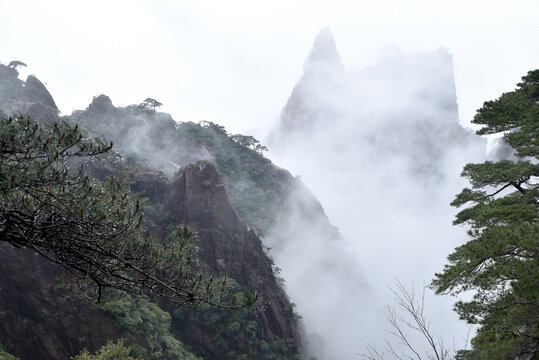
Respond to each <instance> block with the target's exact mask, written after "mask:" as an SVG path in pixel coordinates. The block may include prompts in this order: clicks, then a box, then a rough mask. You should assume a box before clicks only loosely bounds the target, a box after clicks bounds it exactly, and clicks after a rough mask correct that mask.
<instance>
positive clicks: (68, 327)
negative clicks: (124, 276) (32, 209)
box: [0, 244, 137, 360]
mask: <svg viewBox="0 0 539 360" xmlns="http://www.w3.org/2000/svg"><path fill="white" fill-rule="evenodd" d="M0 252H1V254H2V255H1V258H0V342H1V343H2V344H4V345H5V346H6V347H7V349H8V350H9V351H10V353H12V354H14V355H16V356H17V357H19V358H21V359H44V360H59V359H68V358H69V357H70V356H73V355H76V354H77V353H78V352H80V350H81V349H82V347H87V348H88V349H89V350H91V351H95V350H97V349H98V348H99V347H101V346H102V345H104V344H106V342H107V340H110V339H118V338H120V337H121V336H122V334H121V332H120V331H119V330H118V329H117V328H116V325H115V322H114V320H113V319H112V318H111V317H110V316H109V315H107V314H106V313H104V312H103V311H101V310H99V309H98V308H97V307H94V306H92V305H91V304H84V303H82V302H80V301H74V300H72V299H70V298H69V297H68V296H67V291H66V288H67V287H68V284H69V280H68V278H69V275H68V274H67V273H66V272H65V271H64V270H63V269H62V268H60V267H59V266H56V265H53V264H51V263H49V262H48V261H47V260H45V259H44V258H42V257H40V256H37V255H35V254H33V253H32V252H31V251H28V250H21V249H15V248H12V247H11V246H10V245H8V244H0ZM134 340H135V341H136V340H137V339H134Z"/></svg>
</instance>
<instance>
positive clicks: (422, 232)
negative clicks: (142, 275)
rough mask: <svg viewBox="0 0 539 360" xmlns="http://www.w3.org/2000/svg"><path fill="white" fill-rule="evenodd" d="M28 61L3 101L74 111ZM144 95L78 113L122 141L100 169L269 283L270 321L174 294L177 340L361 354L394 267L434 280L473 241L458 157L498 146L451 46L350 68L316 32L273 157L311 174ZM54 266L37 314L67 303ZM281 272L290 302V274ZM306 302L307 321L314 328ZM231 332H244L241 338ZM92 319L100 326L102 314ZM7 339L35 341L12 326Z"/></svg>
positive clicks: (252, 352) (160, 230)
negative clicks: (463, 96)
mask: <svg viewBox="0 0 539 360" xmlns="http://www.w3.org/2000/svg"><path fill="white" fill-rule="evenodd" d="M15 73H16V71H15V72H14V69H10V68H8V67H6V66H3V65H0V90H1V91H0V109H2V111H4V112H6V113H12V112H25V113H26V112H27V113H29V114H31V115H32V116H34V117H35V118H36V119H39V118H44V119H45V121H48V122H50V121H54V120H58V119H60V117H59V116H58V112H59V111H58V108H57V107H56V104H55V103H54V100H52V96H50V94H49V93H48V91H47V90H46V88H45V87H44V85H43V84H42V83H40V82H39V80H37V78H35V77H33V78H30V77H29V78H28V80H27V82H26V83H24V82H22V81H20V80H18V79H17V80H15V78H14V77H13V76H14V75H15V76H16V74H15ZM36 80H37V82H36ZM38 82H39V83H38ZM39 84H41V86H40V85H39ZM24 89H27V90H24ZM30 90H31V91H30ZM29 91H30V92H29ZM140 105H141V104H133V105H129V106H125V107H116V106H114V105H113V102H112V100H111V99H110V98H109V97H108V96H106V95H97V96H95V97H94V98H93V99H92V100H91V102H90V104H89V105H88V107H87V108H86V109H84V110H76V111H74V112H73V113H72V115H71V116H69V117H63V119H65V120H67V121H74V122H77V123H79V124H80V125H81V126H82V127H83V128H85V129H87V130H88V131H89V132H90V134H92V135H95V136H100V137H106V138H112V139H113V140H114V143H115V151H117V152H118V153H119V154H120V155H121V156H122V158H123V160H124V163H123V164H124V166H125V168H122V169H114V168H102V169H97V171H96V176H101V177H102V176H106V175H107V174H111V173H114V174H117V175H118V176H123V177H125V179H126V180H129V181H130V182H132V189H133V190H135V191H139V192H141V193H142V194H143V195H144V196H146V197H147V198H148V199H149V200H150V201H151V202H152V204H153V206H154V208H155V209H156V216H157V217H156V224H155V226H154V228H153V230H152V231H154V232H155V233H156V234H161V235H163V234H164V233H165V229H166V227H167V226H171V225H173V224H174V223H176V222H178V221H179V222H181V221H194V223H195V226H196V227H197V228H198V229H199V230H200V233H201V239H200V255H201V265H200V266H201V267H202V268H204V269H207V270H208V271H210V272H214V273H220V272H223V271H224V272H227V273H229V274H231V276H233V277H234V279H235V280H237V282H238V283H239V285H240V286H242V287H247V288H258V287H260V289H261V291H260V292H261V296H262V298H263V299H266V300H265V301H266V302H265V303H264V305H265V307H264V312H263V313H262V314H261V315H259V316H255V317H252V316H251V315H249V314H247V315H245V314H243V315H233V314H215V313H204V312H201V313H185V312H183V311H178V310H176V309H174V308H171V307H169V306H166V305H163V304H162V305H163V308H164V309H165V310H167V311H169V313H170V314H171V316H172V330H173V332H174V336H175V337H176V338H177V339H180V340H181V341H182V342H184V343H186V344H188V345H189V346H191V347H192V349H193V352H194V353H196V354H197V355H199V356H200V355H201V356H204V358H208V359H221V358H222V359H225V358H228V357H229V356H228V355H229V354H232V352H234V353H235V354H242V356H243V355H245V356H247V357H246V358H248V359H264V357H261V356H265V355H267V356H270V357H268V359H269V358H271V356H283V357H282V358H283V359H295V358H297V356H300V355H301V354H302V353H303V355H304V356H305V357H306V358H310V357H311V356H312V357H316V358H319V359H322V360H341V359H350V358H353V357H354V356H356V355H355V354H356V353H357V352H358V351H360V350H361V349H362V344H360V343H361V342H362V341H366V340H368V339H369V337H372V336H378V335H379V334H378V333H377V332H376V329H373V325H375V326H379V325H380V324H381V323H382V322H383V321H384V319H385V314H382V315H381V310H383V309H381V307H383V305H384V303H385V302H387V296H386V295H384V290H385V289H386V285H387V284H389V283H391V281H392V280H393V279H394V276H395V274H399V276H410V275H412V276H415V278H417V279H420V280H421V279H425V277H426V276H432V274H433V273H434V272H435V271H436V270H437V266H439V265H440V264H441V263H442V262H443V259H445V256H446V254H447V253H448V252H449V250H448V249H452V248H453V247H454V246H455V244H456V243H457V242H458V237H459V236H460V235H461V233H460V232H458V231H453V230H447V228H449V229H451V228H450V219H451V217H452V210H448V209H447V207H448V206H447V204H448V202H449V199H450V198H451V197H452V196H453V194H454V193H455V191H456V190H455V189H458V188H459V187H461V185H462V181H461V180H459V178H458V173H459V172H460V168H459V167H460V166H461V165H462V164H464V163H466V162H470V161H474V160H475V159H482V158H483V157H484V153H485V142H484V141H483V140H482V139H481V138H480V137H478V136H476V135H474V134H473V133H471V132H470V131H468V130H465V129H464V128H462V126H461V125H460V124H459V122H458V105H457V101H456V91H455V83H454V75H453V65H452V59H451V55H450V54H449V53H448V51H447V50H444V49H438V50H436V51H433V52H428V53H417V54H412V55H403V54H401V53H400V50H398V49H397V48H395V47H393V48H389V49H387V50H386V51H385V52H384V53H382V54H381V56H380V57H379V60H378V63H377V64H376V65H372V66H370V67H367V68H365V69H363V70H360V71H348V70H346V69H345V68H344V66H343V65H342V62H341V58H340V55H339V54H338V52H337V46H336V42H335V39H334V37H333V35H332V33H331V31H330V30H329V29H328V28H324V29H322V30H321V32H320V34H319V35H318V36H317V37H316V40H315V42H314V45H313V48H312V50H311V52H310V54H308V57H307V59H306V61H305V63H304V73H303V75H302V77H301V78H300V80H299V81H298V83H297V84H296V86H295V87H294V88H293V90H292V92H291V95H290V97H289V99H288V101H287V103H286V104H285V106H284V108H283V109H282V112H281V121H280V124H279V128H278V130H277V131H275V132H274V133H273V134H271V136H270V137H269V139H268V141H269V146H270V150H271V153H270V154H271V157H272V159H273V161H275V162H276V163H278V164H284V166H285V167H286V168H289V169H291V171H293V172H294V173H296V174H300V175H301V176H302V177H303V179H304V181H305V184H307V186H305V185H304V184H303V181H302V180H300V179H299V177H294V176H292V175H291V173H290V172H289V171H287V170H284V169H283V168H280V167H277V166H276V165H274V163H273V162H272V161H270V160H269V159H268V158H266V157H264V156H263V155H262V151H263V150H262V148H261V147H258V148H257V147H256V146H257V145H260V144H259V143H258V141H256V139H254V138H252V137H249V136H245V135H241V134H229V133H228V132H227V131H226V130H225V128H224V127H222V126H220V125H218V124H215V123H211V122H200V123H193V122H181V123H177V122H176V121H174V119H173V118H172V116H171V115H170V114H167V113H162V112H159V111H156V110H155V109H153V110H152V111H150V110H148V109H144V108H141V106H140ZM315 194H316V196H315ZM317 198H320V199H322V203H323V204H324V208H325V209H326V211H328V214H329V218H328V216H327V215H326V212H325V211H324V208H323V207H322V205H321V203H320V201H319V200H318V199H317ZM330 219H331V222H330ZM332 223H334V224H336V225H338V227H339V228H340V229H341V233H342V235H343V236H342V237H341V234H339V232H338V231H337V229H336V228H335V227H334V226H333V225H332ZM440 229H445V230H446V231H445V233H444V231H442V233H443V236H442V237H443V239H442V240H440V239H437V240H439V241H438V242H436V241H433V239H434V238H435V237H436V236H439V233H440ZM455 239H456V240H455ZM262 244H263V245H262ZM264 247H265V250H264V249H263V248H264ZM268 254H270V255H271V256H273V257H274V258H275V263H273V260H271V259H270V258H269V257H268ZM16 256H17V255H14V257H16ZM21 256H22V255H21ZM410 259H412V260H410ZM417 259H420V260H419V261H418V260H417ZM27 261H28V260H25V262H27ZM33 261H39V260H33ZM409 261H412V262H413V264H410V263H409ZM10 266H11V267H14V265H9V266H8V265H6V268H5V269H4V270H3V271H4V272H5V276H6V279H4V280H3V281H5V282H9V283H10V284H12V285H13V286H12V288H15V285H16V284H17V281H22V280H20V279H17V277H16V274H17V273H19V272H18V271H17V269H16V267H15V269H12V268H11V267H10ZM36 266H37V265H36ZM39 266H41V265H39ZM48 271H49V270H44V271H43V272H42V273H41V275H40V276H39V279H40V281H42V282H43V283H42V284H41V288H36V291H35V294H33V295H32V296H30V298H31V299H32V301H31V302H30V304H29V305H26V308H25V311H26V313H25V314H26V316H27V317H28V318H30V319H32V321H33V322H32V324H34V325H35V326H39V319H38V317H37V316H36V315H35V311H34V314H30V313H31V312H32V311H33V310H32V309H31V307H32V304H35V303H39V304H42V305H40V306H42V307H45V308H47V307H53V306H54V304H53V303H51V300H50V299H49V298H47V297H46V296H44V295H43V294H46V293H47V292H50V289H51V288H53V287H54V281H51V275H50V273H49V272H48ZM50 271H53V270H50ZM55 271H56V270H55ZM280 271H282V272H281V276H283V278H284V279H285V281H286V290H287V293H288V294H289V295H290V297H291V300H290V301H289V299H288V297H287V296H286V294H285V293H284V291H283V289H282V287H283V281H282V279H280V278H279V277H278V276H276V275H278V274H279V272H280ZM27 280H28V279H26V280H24V281H27ZM28 281H29V280H28ZM47 281H48V283H47ZM26 289H27V290H25V291H28V292H31V290H30V288H29V287H26ZM3 295H6V296H4V298H3V300H2V299H1V298H0V302H2V301H4V303H5V304H7V303H8V301H10V299H13V298H16V297H17V296H21V295H22V294H17V293H16V292H12V293H9V294H3ZM55 296H56V298H58V296H59V295H55ZM56 298H55V299H56ZM54 301H57V300H54ZM21 302H22V300H21ZM292 302H293V303H296V304H297V312H298V313H299V314H300V315H301V316H302V317H303V324H304V327H305V328H304V333H303V334H302V335H303V340H301V339H300V336H299V330H298V328H299V326H298V319H297V317H296V315H295V314H294V312H293V311H292V310H293V308H294V306H293V305H292ZM98 313H99V311H98ZM100 314H101V315H96V316H98V317H99V316H103V313H100ZM105 315H106V314H105ZM105 318H107V317H106V316H105ZM19 320H20V319H19V318H17V317H16V316H15V317H13V316H11V317H10V318H9V321H6V322H5V323H4V325H5V329H6V330H5V331H6V333H7V332H9V331H10V330H9V329H16V330H17V331H22V330H21V327H20V324H19V323H18V321H19ZM109 320H110V319H109ZM238 324H239V325H238ZM90 325H91V324H90ZM238 326H239V330H238V329H237V328H238ZM231 328H233V329H236V330H234V332H233V334H232V335H227V334H228V331H229V330H227V329H231ZM447 328H448V329H450V328H451V326H447ZM55 329H56V330H55V332H52V333H51V334H52V335H51V336H52V337H53V338H54V336H58V334H59V333H61V326H56V327H55ZM246 329H248V331H247V330H246ZM252 329H254V330H252ZM116 330H117V329H116ZM116 330H115V331H111V335H110V336H115V334H117V331H116ZM251 330H252V331H251ZM77 331H78V335H77V336H79V335H80V336H84V337H89V336H91V326H90V329H88V328H83V329H79V330H77ZM40 334H42V332H41V333H40ZM135 334H136V332H135ZM4 335H5V334H4ZM131 335H133V333H131ZM36 336H38V335H36ZM135 338H136V336H135ZM247 338H248V339H249V340H246V339H247ZM75 339H76V337H73V338H69V339H66V343H65V344H64V345H62V346H63V347H62V348H61V349H62V350H61V351H60V352H59V353H62V354H73V353H75V352H76V351H77V349H78V348H80V346H79V345H80V344H76V343H75ZM0 341H2V342H4V343H5V342H10V343H11V344H12V345H13V346H14V348H16V349H22V348H24V347H28V346H29V345H28V344H27V343H24V341H21V342H17V343H14V340H13V339H11V338H9V337H7V336H3V334H1V333H0ZM47 341H49V342H51V341H52V342H54V341H55V340H54V339H53V340H50V338H47ZM99 341H101V340H99ZM136 341H139V342H140V343H144V342H143V341H141V340H140V339H139V338H137V340H136ZM302 341H303V345H304V348H303V350H302ZM44 342H46V341H44ZM358 344H359V345H358ZM88 345H89V346H91V347H94V348H95V347H96V346H97V345H98V344H97V342H91V343H89V344H88ZM40 346H41V347H42V348H43V349H48V347H47V346H50V344H49V345H47V344H45V345H43V344H40ZM264 349H266V350H264ZM264 351H266V352H264ZM227 354H228V355H227ZM55 356H56V355H55ZM231 356H232V355H231ZM54 358H60V357H58V356H56V357H54V356H51V359H54Z"/></svg>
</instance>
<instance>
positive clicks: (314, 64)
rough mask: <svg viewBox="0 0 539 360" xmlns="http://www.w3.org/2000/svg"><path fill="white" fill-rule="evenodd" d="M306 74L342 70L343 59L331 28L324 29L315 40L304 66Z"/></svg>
mask: <svg viewBox="0 0 539 360" xmlns="http://www.w3.org/2000/svg"><path fill="white" fill-rule="evenodd" d="M303 70H304V71H305V73H309V72H314V71H320V70H326V71H327V70H342V63H341V57H340V56H339V53H338V52H337V45H336V44H335V38H334V37H333V34H332V33H331V30H330V29H329V27H324V28H322V29H321V30H320V33H318V35H317V36H316V39H315V40H314V44H313V48H312V49H311V52H310V53H309V57H308V58H307V60H306V61H305V64H304V65H303Z"/></svg>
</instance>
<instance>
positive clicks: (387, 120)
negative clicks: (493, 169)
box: [266, 29, 486, 359]
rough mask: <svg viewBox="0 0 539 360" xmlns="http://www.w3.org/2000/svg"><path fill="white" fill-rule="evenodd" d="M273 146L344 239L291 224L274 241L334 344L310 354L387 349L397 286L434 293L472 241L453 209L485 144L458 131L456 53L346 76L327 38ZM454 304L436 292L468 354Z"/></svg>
mask: <svg viewBox="0 0 539 360" xmlns="http://www.w3.org/2000/svg"><path fill="white" fill-rule="evenodd" d="M268 142H269V146H270V149H272V150H273V152H272V153H271V158H272V160H273V161H274V162H276V163H277V164H280V165H282V166H284V167H286V168H287V169H289V170H290V171H292V173H294V174H296V175H300V176H301V178H302V180H303V181H304V183H305V184H306V185H307V187H309V188H310V189H311V190H312V191H313V193H314V194H315V195H316V196H317V198H318V199H319V200H320V201H321V203H322V205H323V206H324V209H325V210H326V212H327V214H328V216H329V219H330V221H331V222H332V224H333V225H335V226H337V227H338V229H339V231H340V233H341V235H342V237H343V239H341V240H335V239H329V238H328V237H327V236H324V235H323V232H320V231H318V230H317V228H316V224H312V223H309V222H308V221H306V220H305V219H303V218H301V217H300V216H298V217H297V218H295V217H294V216H290V217H289V219H288V222H287V223H286V224H281V228H278V229H276V230H275V231H274V233H273V235H270V236H268V237H267V239H266V241H267V242H268V243H270V244H272V245H274V250H273V255H274V256H275V259H276V263H277V265H278V266H279V267H281V268H282V271H283V272H282V274H283V277H284V278H285V279H286V281H287V290H288V292H289V293H290V295H291V298H292V301H293V302H295V303H296V304H297V305H298V312H299V314H300V315H301V316H302V317H303V318H304V322H305V326H306V329H307V333H309V332H310V333H317V334H318V335H320V336H321V337H323V338H324V341H322V340H321V339H320V337H318V335H316V336H315V337H314V338H313V337H312V336H308V337H307V340H308V341H309V340H310V344H311V345H308V347H307V352H308V353H309V352H312V353H313V355H315V356H317V357H318V358H320V359H352V358H354V357H355V356H358V354H360V353H365V348H364V347H365V346H366V345H367V343H368V342H371V343H374V344H378V346H381V345H380V344H381V343H382V340H383V338H384V337H387V334H386V333H385V332H384V331H383V330H382V328H387V323H386V319H385V318H386V309H385V306H386V304H391V303H392V294H391V292H390V291H389V289H388V285H391V284H393V282H394V281H395V279H396V278H399V279H400V280H401V281H402V282H403V283H405V284H408V285H411V282H412V279H413V281H414V282H415V285H416V287H421V286H422V285H423V283H426V284H428V283H430V280H431V279H432V278H433V277H434V274H435V273H436V272H439V271H441V270H442V269H443V265H444V263H445V261H446V257H447V255H448V254H449V253H450V252H451V251H452V250H453V249H454V247H455V246H458V245H459V244H461V243H463V242H465V241H466V234H465V229H464V228H456V227H453V226H452V225H451V222H452V219H453V216H454V214H455V213H456V211H455V210H456V209H453V208H451V207H450V206H449V203H450V202H451V200H452V199H453V197H454V195H455V194H456V193H457V192H459V191H460V189H462V187H464V186H465V182H464V180H463V179H461V178H460V176H459V174H460V172H461V169H462V166H463V165H464V164H465V163H468V162H474V161H481V160H482V159H483V158H484V157H485V155H484V154H485V149H486V142H485V141H483V140H482V139H481V138H479V137H478V136H476V135H474V134H473V133H471V132H469V131H467V130H465V129H464V128H462V127H461V126H460V124H459V119H458V106H457V101H456V91H455V83H454V75H453V64H452V57H451V55H450V53H449V52H448V50H446V49H442V48H440V49H437V50H435V51H432V52H423V53H414V54H406V55H405V54H402V53H401V52H400V50H399V48H398V47H396V46H393V47H390V48H387V49H384V50H383V51H381V53H380V56H379V58H378V62H377V63H376V64H374V65H372V66H369V67H367V68H364V69H362V70H360V71H347V70H346V69H344V67H343V66H342V63H341V60H340V56H339V54H338V52H337V48H336V44H335V41H334V39H333V35H332V34H331V32H330V31H329V29H323V30H322V31H321V32H320V34H319V35H318V36H317V38H316V41H315V43H314V46H313V49H312V50H311V52H310V54H309V57H308V58H307V60H306V61H305V64H304V74H303V76H302V77H301V79H300V80H299V82H298V83H297V85H296V86H295V87H294V89H293V91H292V94H291V95H290V98H289V99H288V102H287V104H286V105H285V107H284V108H283V111H282V113H281V121H280V124H279V126H278V128H277V129H275V131H274V132H273V133H272V134H271V135H270V137H269V139H268ZM283 229H286V232H285V233H286V236H283V231H285V230H283ZM276 244H277V245H278V246H275V245H276ZM418 290H420V289H418ZM453 302H454V299H447V298H442V297H434V296H433V295H432V292H431V291H428V292H427V298H426V307H427V315H428V316H429V318H430V320H431V321H432V326H433V332H434V333H435V334H438V335H440V336H442V337H444V339H445V341H446V343H447V344H452V343H453V341H455V343H456V344H457V348H459V346H462V341H461V337H462V336H465V335H466V331H467V329H466V325H465V324H464V323H461V322H459V321H458V320H457V316H456V314H455V313H453V312H452V310H451V308H452V303H453ZM313 339H318V340H313ZM324 342H325V344H326V345H325V346H324V348H325V350H320V348H319V347H320V346H319V345H320V344H323V343H324ZM449 346H450V347H451V345H449ZM420 348H421V349H423V348H424V346H423V345H422V344H421V345H420ZM324 351H325V353H324Z"/></svg>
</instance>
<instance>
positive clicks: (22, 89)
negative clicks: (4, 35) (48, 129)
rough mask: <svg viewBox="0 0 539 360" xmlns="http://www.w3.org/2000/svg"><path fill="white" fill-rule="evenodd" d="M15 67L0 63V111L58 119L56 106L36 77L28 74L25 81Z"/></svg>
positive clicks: (52, 119) (49, 120)
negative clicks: (20, 77)
mask: <svg viewBox="0 0 539 360" xmlns="http://www.w3.org/2000/svg"><path fill="white" fill-rule="evenodd" d="M18 76H19V73H18V71H17V70H16V69H13V68H11V67H8V66H5V65H2V64H0V111H2V112H4V113H6V114H13V113H17V114H19V113H21V114H29V115H30V116H32V117H35V118H36V119H41V121H46V122H50V123H52V122H54V121H55V120H58V112H59V110H58V107H57V106H56V103H55V102H54V99H53V98H52V96H51V94H50V93H49V91H48V90H47V88H46V87H45V85H43V83H42V82H41V81H39V79H38V78H36V77H35V76H34V75H29V76H28V77H27V79H26V82H23V81H22V80H20V79H19V78H18Z"/></svg>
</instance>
